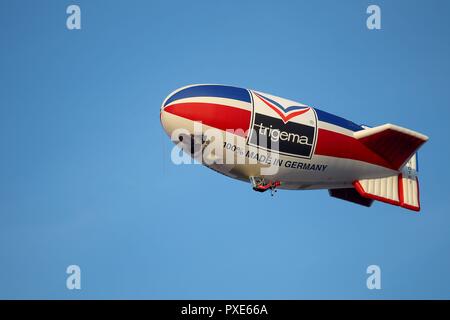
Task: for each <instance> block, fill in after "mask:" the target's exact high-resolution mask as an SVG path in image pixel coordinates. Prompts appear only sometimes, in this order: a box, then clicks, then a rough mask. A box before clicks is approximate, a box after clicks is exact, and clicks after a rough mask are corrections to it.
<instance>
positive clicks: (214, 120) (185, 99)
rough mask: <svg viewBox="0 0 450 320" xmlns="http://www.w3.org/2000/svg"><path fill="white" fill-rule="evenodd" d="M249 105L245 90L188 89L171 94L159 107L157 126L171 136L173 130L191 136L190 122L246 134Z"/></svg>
mask: <svg viewBox="0 0 450 320" xmlns="http://www.w3.org/2000/svg"><path fill="white" fill-rule="evenodd" d="M251 112H252V104H251V97H250V92H249V91H248V90H247V89H242V88H237V87H231V86H223V85H211V84H207V85H192V86H187V87H183V88H181V89H178V90H176V91H174V92H173V93H171V94H170V95H169V96H168V97H167V98H166V99H165V100H164V102H163V105H162V107H161V114H160V118H161V124H162V126H163V128H164V131H166V133H167V134H168V135H169V136H171V135H172V133H173V131H174V130H176V129H186V130H188V131H189V132H192V130H193V125H194V122H201V123H202V124H203V125H206V126H209V127H212V128H215V129H220V130H223V131H226V130H236V129H242V130H243V131H246V130H248V128H249V126H250V120H251Z"/></svg>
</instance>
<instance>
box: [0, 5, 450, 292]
mask: <svg viewBox="0 0 450 320" xmlns="http://www.w3.org/2000/svg"><path fill="white" fill-rule="evenodd" d="M372 3H375V4H378V5H379V6H380V7H381V11H382V30H379V31H369V30H368V29H367V28H366V18H367V16H368V15H367V14H366V8H367V6H368V5H369V4H372ZM70 4H78V5H79V6H80V7H81V12H82V22H81V23H82V29H81V30H75V31H69V30H67V28H66V18H67V14H66V13H65V11H66V8H67V6H68V5H70ZM449 10H450V4H449V2H447V1H437V0H436V1H376V2H369V1H356V0H355V1H345V2H343V1H339V2H338V1H331V0H330V1H234V0H231V1H220V2H219V1H100V0H97V1H56V0H55V1H1V2H0V41H1V47H2V50H1V51H2V53H1V56H2V58H1V59H0V71H1V72H0V88H1V89H0V147H1V157H0V181H1V183H0V199H1V201H0V219H1V220H0V298H63V299H76V298H88V299H90V298H142V299H144V298H150V299H153V298H167V299H170V298H181V299H183V298H215V299H219V298H236V299H240V298H254V299H260V298H267V299H271V298H273V299H279V298H284V299H308V298H326V299H328V298H343V299H346V298H351V299H361V298H364V299H365V298H367V299H379V298H388V299H392V298H396V299H397V298H398V299H401V298H426V299H428V298H438V299H440V298H447V299H448V298H450V272H449V270H450V234H449V230H450V212H449V202H448V200H449V196H450V193H449V190H450V189H449V188H448V186H447V184H448V181H450V172H449V171H448V168H447V160H448V158H449V156H450V147H449V143H448V139H449V137H450V126H449V124H448V123H449V118H450V111H449V110H450V108H449V105H450V90H449V80H450V79H449V75H450V59H449V57H450V22H449V19H448V12H450V11H449ZM192 83H222V84H230V85H236V86H240V87H245V88H252V89H256V90H261V91H264V92H269V93H272V94H275V95H278V96H282V97H286V98H289V99H293V100H297V101H300V102H303V103H306V104H310V105H313V106H317V107H319V108H321V109H323V110H326V111H329V112H332V113H335V114H338V115H340V116H343V117H346V118H348V119H350V120H353V121H355V122H357V123H364V124H369V125H380V124H384V123H387V122H390V123H395V124H398V125H401V126H404V127H407V128H411V129H414V130H417V131H419V132H422V133H424V134H426V135H428V136H429V137H430V140H429V142H428V143H427V144H426V145H425V146H424V147H423V148H422V149H421V152H420V171H421V172H420V186H421V201H422V211H421V213H420V214H415V213H411V212H409V211H406V210H403V209H400V208H398V207H394V206H389V205H385V204H382V203H375V204H374V205H373V206H372V208H370V209H367V208H364V207H359V206H356V205H353V204H350V203H346V202H344V201H339V200H337V199H333V198H330V197H329V196H328V193H327V191H325V190H321V191H303V192H301V191H280V192H278V193H277V195H276V196H275V197H273V198H271V197H270V196H269V195H267V194H259V193H255V192H253V191H252V190H251V188H250V185H249V184H245V183H242V182H239V181H234V180H231V179H229V178H226V177H224V176H222V175H218V174H216V173H214V172H213V171H210V170H208V169H207V168H205V167H202V166H200V165H195V166H175V165H173V164H172V163H171V161H170V150H171V148H172V144H171V142H170V141H169V139H168V138H167V137H166V136H165V133H164V132H163V130H162V128H161V126H160V122H159V108H160V105H161V103H162V101H163V99H164V98H165V97H166V96H167V94H169V93H170V92H171V91H172V90H174V89H176V88H178V87H180V86H184V85H187V84H192ZM71 264H77V265H79V266H80V267H81V272H82V278H81V279H82V280H81V282H82V289H81V290H79V291H77V290H73V291H70V290H67V288H66V277H67V274H66V273H65V271H66V268H67V266H68V265H71ZM371 264H376V265H379V266H380V267H381V271H382V289H381V290H368V289H367V287H366V278H367V274H366V268H367V266H369V265H371Z"/></svg>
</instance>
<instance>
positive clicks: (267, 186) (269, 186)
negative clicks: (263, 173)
mask: <svg viewBox="0 0 450 320" xmlns="http://www.w3.org/2000/svg"><path fill="white" fill-rule="evenodd" d="M250 182H251V184H252V187H253V190H255V191H258V192H265V191H267V190H270V195H271V196H272V197H273V195H274V193H275V192H277V190H276V188H277V187H278V186H280V185H281V182H280V181H269V182H267V183H266V182H265V180H264V178H257V177H250Z"/></svg>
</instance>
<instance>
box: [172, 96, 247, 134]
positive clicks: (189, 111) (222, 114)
mask: <svg viewBox="0 0 450 320" xmlns="http://www.w3.org/2000/svg"><path fill="white" fill-rule="evenodd" d="M164 111H166V112H168V113H171V114H174V115H176V116H179V117H183V118H186V119H189V120H192V121H199V122H201V123H203V124H205V125H207V126H210V127H213V128H216V129H220V130H224V131H226V130H238V129H241V130H243V132H239V131H238V132H236V134H238V135H240V136H244V137H245V131H247V130H248V128H249V126H250V118H251V112H250V111H249V110H244V109H240V108H235V107H231V106H226V105H222V104H216V103H209V102H208V103H206V102H186V103H176V104H172V105H169V106H167V107H165V108H164Z"/></svg>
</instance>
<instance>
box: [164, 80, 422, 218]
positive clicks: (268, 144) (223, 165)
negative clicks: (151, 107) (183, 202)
mask: <svg viewBox="0 0 450 320" xmlns="http://www.w3.org/2000/svg"><path fill="white" fill-rule="evenodd" d="M160 120H161V124H162V127H163V129H164V131H165V132H166V133H167V134H168V135H169V137H170V138H171V140H172V141H173V142H174V143H175V144H176V146H177V147H178V150H183V152H186V153H187V154H188V155H189V156H190V157H191V158H194V157H196V159H198V156H199V155H200V158H201V159H203V160H204V161H200V162H201V163H202V164H204V165H205V166H207V167H208V168H210V169H212V170H214V171H215V172H218V173H221V174H223V175H225V176H228V177H231V178H234V179H238V180H241V181H245V182H248V183H250V185H251V188H252V189H253V190H254V191H257V192H265V191H268V190H270V192H271V193H272V195H273V192H275V191H277V190H278V189H287V190H312V189H326V190H328V192H329V194H330V195H331V196H332V197H334V198H338V199H342V200H346V201H350V202H353V203H356V204H359V205H363V206H366V207H370V206H371V205H372V203H373V202H374V200H376V201H381V202H384V203H387V204H391V205H395V206H399V207H402V208H406V209H409V210H413V211H420V199H419V180H418V169H419V168H418V157H417V150H418V149H419V148H420V147H421V146H422V145H423V144H424V143H425V142H426V141H427V140H428V137H427V136H425V135H423V134H421V133H418V132H415V131H413V130H410V129H406V128H403V127H400V126H397V125H394V124H390V123H386V124H382V125H379V126H373V127H370V126H367V125H359V124H356V123H355V122H352V121H349V120H346V119H344V118H342V117H339V116H336V115H334V114H331V113H328V112H325V111H323V110H320V109H318V108H316V107H315V106H314V107H313V106H310V105H306V104H303V103H299V102H296V101H292V100H289V99H285V98H281V97H278V96H274V95H271V94H267V93H264V92H260V91H255V90H250V89H244V88H239V87H235V86H228V85H217V84H195V85H189V86H186V87H182V88H180V89H178V90H175V91H174V92H172V93H171V94H169V96H167V98H166V99H164V101H163V103H162V106H161V109H160ZM214 142H217V143H214ZM212 145H215V147H214V148H211V146H212ZM208 148H210V150H209V151H210V152H208V153H207V154H206V151H207V149H208ZM202 157H203V158H202Z"/></svg>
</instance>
